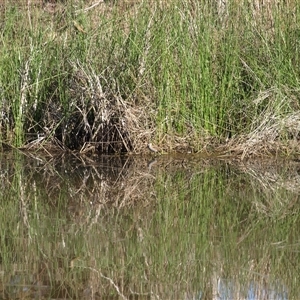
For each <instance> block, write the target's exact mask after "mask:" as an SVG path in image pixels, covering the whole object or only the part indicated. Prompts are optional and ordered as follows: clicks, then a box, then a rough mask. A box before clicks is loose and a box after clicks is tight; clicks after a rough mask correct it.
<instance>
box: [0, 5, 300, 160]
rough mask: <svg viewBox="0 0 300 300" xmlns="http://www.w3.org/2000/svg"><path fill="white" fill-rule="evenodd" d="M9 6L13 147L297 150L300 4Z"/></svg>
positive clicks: (5, 78)
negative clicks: (152, 146) (154, 145)
mask: <svg viewBox="0 0 300 300" xmlns="http://www.w3.org/2000/svg"><path fill="white" fill-rule="evenodd" d="M8 2H9V1H7V3H6V4H2V7H1V18H0V20H1V21H0V28H1V29H0V33H1V47H0V112H1V113H0V141H1V142H2V145H6V146H7V145H10V146H13V147H26V148H30V149H36V148H41V147H42V148H47V149H48V150H49V146H50V145H51V146H55V149H57V148H59V149H62V150H66V149H71V150H80V151H81V152H90V151H96V152H100V153H115V152H117V153H120V152H134V153H140V152H143V151H146V149H147V147H146V146H147V144H149V143H155V144H156V145H157V146H158V147H159V148H160V149H161V150H162V151H168V152H169V151H192V152H198V151H202V152H203V151H208V152H214V151H217V152H218V153H220V152H222V153H224V152H226V151H230V153H235V154H242V157H244V156H246V155H253V154H261V153H272V154H274V153H281V154H282V153H284V154H295V153H296V152H297V151H298V146H297V144H298V143H297V139H298V131H299V121H300V114H299V111H298V110H299V78H300V70H299V45H300V39H299V33H300V28H299V26H300V25H299V24H300V22H299V19H300V13H299V4H297V2H296V1H295V3H293V1H288V3H285V2H280V3H278V4H275V2H274V1H270V3H268V1H266V3H265V4H264V5H259V2H257V3H256V5H254V4H253V3H252V1H247V0H244V1H230V3H227V4H226V5H225V6H223V7H220V6H219V5H218V1H216V2H213V1H211V2H206V1H192V0H189V1H182V0H172V1H154V0H153V1H94V2H88V1H80V0H69V1H57V2H55V3H50V2H49V3H48V2H47V1H44V3H43V4H42V3H39V2H37V1H31V2H28V3H25V4H24V2H23V1H16V2H17V3H15V2H14V4H11V3H10V4H9V3H8ZM225 2H226V1H225ZM228 2H229V1H228ZM273 2H274V3H273ZM208 3H209V4H208ZM18 4H19V5H18Z"/></svg>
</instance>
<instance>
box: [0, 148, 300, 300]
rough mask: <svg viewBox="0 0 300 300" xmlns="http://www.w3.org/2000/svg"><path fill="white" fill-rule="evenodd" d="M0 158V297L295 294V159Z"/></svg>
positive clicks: (298, 187)
mask: <svg viewBox="0 0 300 300" xmlns="http://www.w3.org/2000/svg"><path fill="white" fill-rule="evenodd" d="M0 164H1V169H0V203H1V206H0V242H1V246H0V251H1V253H0V275H1V276H0V279H1V281H0V282H1V285H0V286H1V290H0V299H17V298H18V299H184V300H196V299H197V300H198V299H201V300H202V299H213V300H221V299H247V300H248V299H249V300H250V299H251V300H253V299H282V300H283V299H299V296H300V288H299V282H300V278H299V277H300V261H299V258H300V253H299V250H300V230H299V228H300V220H299V208H300V204H299V203H300V202H299V200H300V199H299V192H300V175H299V174H300V173H299V172H300V165H299V164H296V163H291V162H282V161H281V162H278V161H265V162H263V161H261V162H257V161H255V162H246V163H243V164H242V163H238V162H234V161H217V160H205V159H201V158H196V157H191V158H188V157H186V156H182V157H168V156H159V157H150V156H149V157H92V158H82V157H81V158H80V157H75V156H69V157H67V156H61V157H43V156H40V155H37V154H31V155H30V154H22V153H2V154H0Z"/></svg>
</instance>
